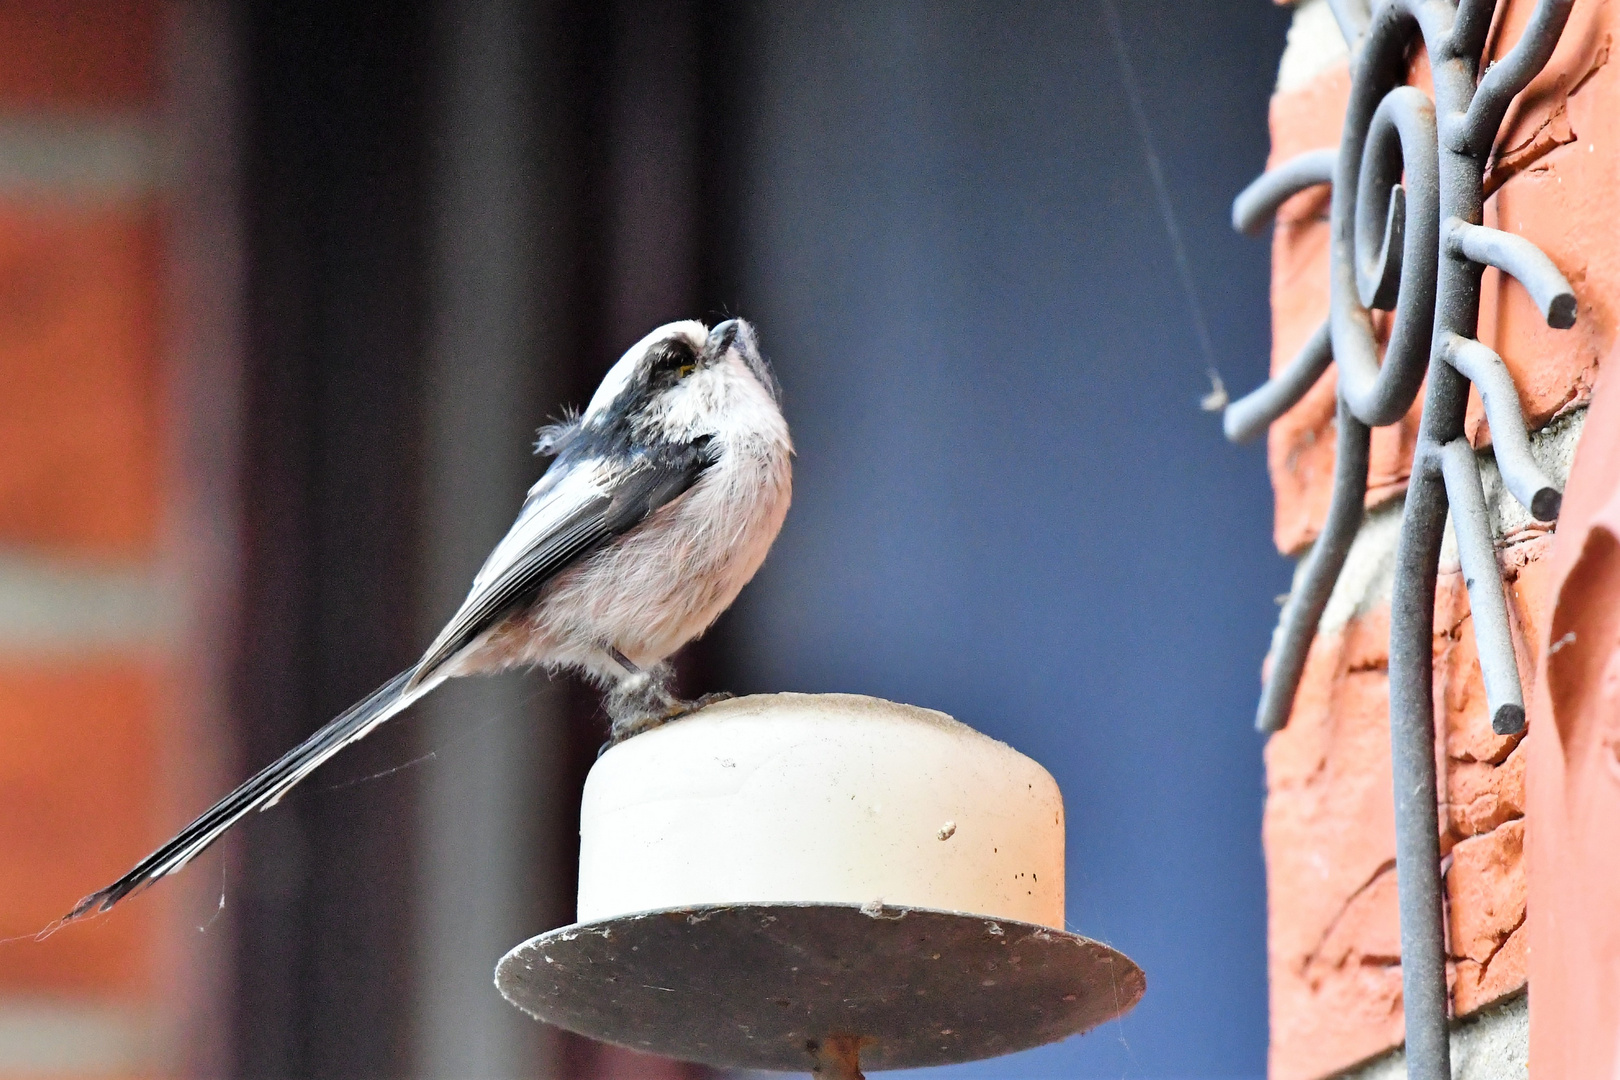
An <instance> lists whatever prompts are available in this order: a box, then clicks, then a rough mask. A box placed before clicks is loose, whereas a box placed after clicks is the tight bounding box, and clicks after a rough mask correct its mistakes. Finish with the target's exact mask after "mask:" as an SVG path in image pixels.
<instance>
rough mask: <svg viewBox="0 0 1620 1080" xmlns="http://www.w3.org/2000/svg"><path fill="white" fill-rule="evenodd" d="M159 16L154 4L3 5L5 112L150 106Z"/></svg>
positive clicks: (48, 1) (26, 0) (68, 1)
mask: <svg viewBox="0 0 1620 1080" xmlns="http://www.w3.org/2000/svg"><path fill="white" fill-rule="evenodd" d="M160 13H161V9H160V8H159V6H158V4H157V3H155V2H153V0H3V2H0V108H5V109H10V110H19V109H37V108H56V109H88V108H132V107H141V106H147V105H151V104H152V103H153V102H154V100H155V99H156V97H157V82H158V74H157V73H158V62H159V57H158V40H159V31H160Z"/></svg>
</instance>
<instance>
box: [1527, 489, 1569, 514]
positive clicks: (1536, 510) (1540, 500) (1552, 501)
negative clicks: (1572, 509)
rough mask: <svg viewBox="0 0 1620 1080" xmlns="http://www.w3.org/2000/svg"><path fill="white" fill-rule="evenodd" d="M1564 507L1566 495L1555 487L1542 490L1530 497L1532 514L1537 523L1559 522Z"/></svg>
mask: <svg viewBox="0 0 1620 1080" xmlns="http://www.w3.org/2000/svg"><path fill="white" fill-rule="evenodd" d="M1563 506H1564V494H1563V492H1561V491H1559V490H1558V489H1557V488H1555V487H1544V488H1541V489H1539V490H1538V491H1537V492H1536V493H1535V494H1534V495H1532V496H1531V497H1530V513H1531V515H1532V516H1534V517H1535V519H1536V520H1537V521H1557V520H1558V511H1559V510H1561V509H1563Z"/></svg>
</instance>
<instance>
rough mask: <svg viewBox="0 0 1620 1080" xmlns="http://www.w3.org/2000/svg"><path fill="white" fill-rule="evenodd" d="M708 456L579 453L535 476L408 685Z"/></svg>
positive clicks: (690, 480)
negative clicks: (562, 467) (581, 456)
mask: <svg viewBox="0 0 1620 1080" xmlns="http://www.w3.org/2000/svg"><path fill="white" fill-rule="evenodd" d="M711 460H712V459H711V458H710V456H709V453H708V446H707V442H706V441H700V442H698V443H692V444H683V445H677V446H671V447H666V448H662V449H659V450H657V451H648V452H643V453H638V454H636V455H634V456H632V457H629V458H617V459H600V458H598V459H586V460H583V461H579V462H578V463H575V464H572V465H570V466H569V467H568V468H567V469H566V471H565V472H563V473H562V474H561V475H559V476H557V477H556V478H555V479H552V478H551V477H550V476H549V475H548V477H547V478H545V479H542V481H541V482H540V483H539V484H536V485H535V490H534V491H533V492H532V493H531V494H530V496H529V498H528V499H527V500H526V501H525V502H524V504H523V509H522V511H521V512H520V513H519V514H518V518H517V521H515V522H513V524H512V528H511V529H510V531H508V532H507V534H506V536H505V537H504V538H503V539H502V540H501V542H500V543H499V544H497V545H495V550H494V551H492V552H491V553H490V556H489V559H488V560H487V561H486V562H485V563H484V566H483V569H481V570H479V571H478V574H477V576H476V577H474V578H473V586H472V591H471V592H469V593H468V594H467V599H466V600H464V601H463V602H462V604H461V608H460V610H458V611H457V612H456V613H455V615H454V616H453V617H452V618H451V619H450V622H449V623H448V624H447V625H446V626H445V628H444V629H443V630H442V631H440V633H439V636H438V639H437V640H435V641H434V642H433V645H432V646H431V647H430V648H429V649H428V651H427V653H426V654H425V655H424V656H423V657H422V660H421V662H420V663H418V664H417V666H416V672H415V674H414V675H413V677H412V679H411V685H413V686H414V685H415V684H417V683H419V682H421V681H423V680H425V679H427V678H428V677H430V676H431V675H432V674H433V672H434V671H436V670H437V669H438V668H439V667H440V666H441V665H442V664H444V662H445V661H447V660H449V659H450V658H451V657H453V656H455V655H456V654H457V653H458V652H460V651H461V650H462V649H464V648H466V647H467V646H468V645H469V644H471V643H472V641H473V640H474V639H475V638H477V637H478V635H480V634H482V633H483V632H484V631H485V630H488V629H489V628H490V627H491V626H494V625H495V624H496V623H497V622H499V621H500V620H501V619H502V618H504V617H505V616H506V615H507V614H508V613H509V612H511V611H512V609H514V608H515V607H518V606H519V605H521V604H524V603H527V602H528V601H530V600H532V599H533V598H534V596H535V594H536V593H538V592H539V591H540V588H541V586H543V585H545V583H546V582H548V581H550V580H551V579H552V578H554V577H556V576H557V575H558V574H559V573H561V572H562V571H563V570H565V569H567V568H568V567H569V566H572V565H573V564H574V563H576V562H577V561H579V560H580V559H581V558H584V557H585V556H587V555H589V554H591V553H592V552H594V551H596V550H597V549H598V548H600V547H601V546H602V545H603V544H605V543H607V542H608V541H609V540H612V539H613V538H614V537H617V536H621V535H623V534H624V533H626V532H628V531H630V530H631V529H633V528H635V527H636V526H637V525H639V524H641V522H643V521H645V520H646V519H647V517H648V516H649V515H650V514H652V513H653V512H654V511H655V510H657V509H658V508H659V507H661V506H663V505H665V504H666V503H669V502H672V501H673V500H675V499H676V498H678V497H679V496H681V495H682V494H684V493H685V492H686V490H687V489H688V488H690V487H691V486H692V485H693V484H694V483H695V482H696V481H697V478H698V477H699V476H700V475H702V473H703V470H704V469H705V468H707V467H708V465H709V464H710V463H711ZM559 464H562V463H561V462H559ZM553 468H554V469H555V466H554V467H553ZM548 481H549V482H548Z"/></svg>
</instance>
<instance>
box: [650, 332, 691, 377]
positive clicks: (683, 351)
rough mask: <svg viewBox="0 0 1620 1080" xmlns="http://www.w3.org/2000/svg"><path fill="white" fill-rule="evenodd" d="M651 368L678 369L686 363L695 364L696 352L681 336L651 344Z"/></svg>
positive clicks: (662, 369) (655, 369)
mask: <svg viewBox="0 0 1620 1080" xmlns="http://www.w3.org/2000/svg"><path fill="white" fill-rule="evenodd" d="M651 359H652V370H653V371H655V372H661V371H678V370H679V369H681V368H683V367H686V366H688V365H695V364H697V353H696V352H695V351H694V350H693V348H692V346H691V345H689V344H687V342H686V341H685V340H683V339H681V338H672V339H670V340H669V341H663V342H660V343H658V344H657V345H655V346H653V350H652V357H651Z"/></svg>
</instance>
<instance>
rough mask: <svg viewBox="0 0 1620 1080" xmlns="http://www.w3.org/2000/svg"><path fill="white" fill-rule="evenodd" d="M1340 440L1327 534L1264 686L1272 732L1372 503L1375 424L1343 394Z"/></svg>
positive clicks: (1282, 630)
mask: <svg viewBox="0 0 1620 1080" xmlns="http://www.w3.org/2000/svg"><path fill="white" fill-rule="evenodd" d="M1337 422H1338V428H1339V435H1338V439H1337V440H1336V441H1335V443H1334V454H1335V457H1334V462H1333V498H1332V500H1331V501H1330V502H1329V503H1328V512H1327V518H1326V520H1324V521H1323V522H1322V533H1321V535H1320V536H1318V537H1317V538H1316V542H1315V543H1314V544H1312V545H1311V550H1310V552H1309V553H1308V554H1306V556H1305V562H1304V564H1303V565H1302V566H1301V567H1300V570H1299V583H1298V584H1297V585H1295V586H1294V589H1293V591H1292V592H1290V593H1289V594H1288V599H1287V600H1286V601H1285V602H1284V603H1283V609H1282V615H1281V616H1280V617H1279V619H1278V631H1277V635H1276V642H1275V644H1274V645H1273V646H1272V649H1271V674H1270V677H1269V678H1267V679H1266V682H1265V685H1264V686H1263V687H1262V688H1261V690H1260V706H1259V708H1258V710H1257V711H1256V713H1255V721H1254V724H1255V727H1257V728H1259V729H1260V730H1261V731H1263V732H1265V733H1267V734H1270V733H1271V732H1273V731H1281V730H1282V729H1283V727H1284V726H1285V725H1286V724H1287V723H1288V714H1289V713H1290V712H1292V711H1293V708H1294V693H1295V692H1296V691H1297V690H1298V689H1299V680H1300V676H1301V675H1303V674H1304V673H1305V660H1306V658H1307V657H1308V656H1309V655H1310V651H1311V641H1312V639H1313V638H1315V637H1316V625H1317V623H1319V622H1321V621H1322V612H1323V611H1324V610H1326V609H1327V603H1328V599H1329V598H1330V597H1331V596H1332V595H1333V586H1334V584H1335V583H1336V582H1337V581H1338V580H1339V571H1341V570H1343V569H1344V561H1345V559H1347V558H1349V556H1350V545H1352V544H1354V543H1355V540H1356V533H1358V532H1360V531H1361V519H1362V516H1363V515H1364V513H1365V508H1366V504H1367V454H1368V448H1369V445H1370V443H1371V434H1372V432H1371V429H1369V428H1368V427H1367V425H1366V424H1363V423H1362V422H1361V421H1360V420H1357V419H1356V417H1355V414H1354V413H1352V412H1351V411H1350V408H1349V406H1348V405H1346V404H1345V402H1344V399H1343V398H1340V399H1339V405H1338V417H1337Z"/></svg>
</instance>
